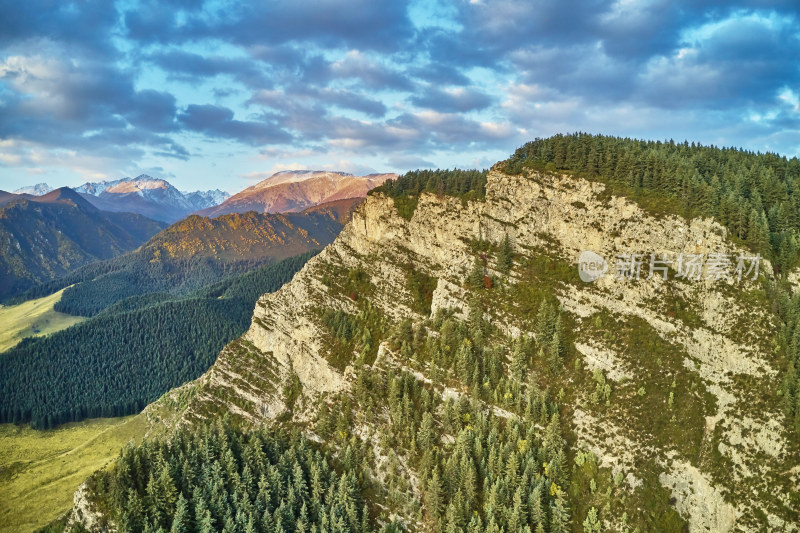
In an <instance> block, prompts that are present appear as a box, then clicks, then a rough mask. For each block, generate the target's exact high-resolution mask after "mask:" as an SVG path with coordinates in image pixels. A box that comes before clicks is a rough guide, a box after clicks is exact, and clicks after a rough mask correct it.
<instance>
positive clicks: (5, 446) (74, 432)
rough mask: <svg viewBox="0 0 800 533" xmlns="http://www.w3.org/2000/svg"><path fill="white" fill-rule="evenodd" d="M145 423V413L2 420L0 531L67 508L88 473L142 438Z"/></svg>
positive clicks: (36, 522) (40, 521)
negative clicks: (54, 422)
mask: <svg viewBox="0 0 800 533" xmlns="http://www.w3.org/2000/svg"><path fill="white" fill-rule="evenodd" d="M145 428H146V424H145V422H144V420H143V419H142V417H141V416H130V417H124V418H107V419H93V420H86V421H84V422H78V423H70V424H65V425H64V426H61V427H59V428H58V429H53V430H48V431H41V430H34V429H30V428H27V427H17V426H13V425H11V424H2V425H0V524H3V525H0V531H3V532H4V533H6V532H8V533H12V532H18V531H19V532H21V531H33V530H36V529H39V528H41V527H44V526H46V525H47V524H48V523H50V522H51V521H53V520H55V519H56V518H58V517H60V516H62V515H63V514H65V513H66V512H67V511H69V510H70V509H71V508H72V503H73V494H74V492H75V491H76V490H77V489H78V486H79V485H80V484H81V483H82V482H83V481H84V480H85V479H86V477H87V476H89V475H90V474H92V473H93V472H96V471H97V470H99V469H101V468H103V467H105V466H106V465H108V464H109V463H110V462H111V461H112V460H113V459H114V458H115V457H117V456H118V455H119V452H120V450H121V449H122V448H123V446H125V445H126V444H127V443H128V442H129V441H131V440H132V439H133V440H138V439H140V438H141V437H142V436H143V435H144V431H145Z"/></svg>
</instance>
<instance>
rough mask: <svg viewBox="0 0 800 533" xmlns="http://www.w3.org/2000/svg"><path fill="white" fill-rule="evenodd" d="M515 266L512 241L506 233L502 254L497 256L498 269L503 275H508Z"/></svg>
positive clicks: (501, 246)
mask: <svg viewBox="0 0 800 533" xmlns="http://www.w3.org/2000/svg"><path fill="white" fill-rule="evenodd" d="M513 266H514V250H513V248H512V247H511V239H510V238H509V237H508V233H506V235H505V237H503V243H502V244H501V245H500V252H499V253H498V254H497V269H498V270H499V271H500V272H502V273H503V274H508V273H509V271H510V270H511V267H513Z"/></svg>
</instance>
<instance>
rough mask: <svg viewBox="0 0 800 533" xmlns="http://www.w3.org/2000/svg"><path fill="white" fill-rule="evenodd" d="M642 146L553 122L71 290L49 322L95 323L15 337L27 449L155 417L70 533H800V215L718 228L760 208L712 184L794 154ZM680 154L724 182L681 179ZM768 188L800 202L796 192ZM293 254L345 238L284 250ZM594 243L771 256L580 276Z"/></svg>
mask: <svg viewBox="0 0 800 533" xmlns="http://www.w3.org/2000/svg"><path fill="white" fill-rule="evenodd" d="M646 148H647V150H648V151H649V152H648V153H650V154H651V155H650V157H653V158H655V159H656V160H657V161H659V162H660V163H659V165H660V166H658V165H656V167H654V168H660V169H661V170H660V171H659V172H653V173H651V174H649V175H650V178H649V181H648V182H647V183H644V182H642V183H637V182H636V180H633V181H631V180H630V179H629V178H628V177H627V176H628V175H629V174H630V173H632V174H633V175H634V176H636V175H638V173H639V168H641V167H642V165H645V163H643V158H642V157H641V156H640V155H638V151H639V150H641V149H642V145H640V144H638V143H635V142H631V141H626V140H621V139H616V138H608V137H602V136H597V137H592V136H584V135H581V134H576V135H573V136H556V137H553V138H550V139H547V140H539V141H535V142H533V143H531V144H529V145H526V146H524V147H522V148H520V149H519V150H518V151H517V152H516V153H515V154H514V155H512V157H511V158H509V159H508V160H505V161H501V162H499V163H497V164H496V165H494V166H493V167H492V168H491V169H490V170H488V171H477V170H436V171H414V172H408V173H406V174H404V175H402V176H400V177H398V178H397V179H392V180H386V181H385V183H384V184H383V185H381V186H379V187H377V188H374V189H373V190H372V191H371V192H370V194H369V195H368V196H367V198H366V199H365V200H364V201H363V202H358V201H352V202H345V203H341V201H340V203H337V204H335V205H331V206H326V205H325V204H323V205H321V206H317V207H314V208H312V209H310V210H306V211H302V212H300V213H285V214H277V215H276V214H258V213H252V212H250V213H246V214H236V213H233V214H228V215H222V216H220V217H218V218H216V219H211V220H210V219H205V218H202V217H199V216H191V217H189V218H187V219H185V220H184V221H181V222H179V223H177V224H175V225H173V226H172V227H170V228H168V229H166V230H164V231H163V232H162V233H160V234H158V235H157V236H155V237H154V238H153V239H151V240H150V241H149V242H148V243H147V244H145V245H144V246H142V247H141V248H140V249H138V250H137V251H135V252H133V253H131V254H128V255H125V256H122V257H121V258H116V259H112V260H110V261H109V262H105V263H97V264H96V265H94V266H92V265H90V266H89V267H85V269H84V270H79V271H76V273H75V274H73V275H72V276H76V278H74V279H72V280H70V278H69V276H67V277H65V278H63V280H62V281H61V283H65V282H66V281H73V282H76V283H75V284H74V285H72V286H71V287H70V288H69V289H67V290H64V292H63V294H62V297H61V300H60V301H59V303H58V304H57V305H55V304H54V305H55V309H62V310H68V311H70V312H73V313H80V314H83V315H86V316H89V317H91V318H89V319H88V320H86V321H85V322H83V323H81V324H78V325H76V326H73V327H70V328H67V329H65V330H63V331H61V332H58V333H54V334H52V335H50V336H49V337H46V338H44V339H38V340H27V341H25V342H24V343H23V344H21V345H20V346H18V347H16V348H14V349H12V350H10V351H9V352H7V353H6V354H4V357H3V358H2V359H0V379H3V381H0V391H2V394H3V410H2V412H0V414H2V416H3V420H5V421H14V422H18V423H19V422H31V423H32V427H35V428H51V427H57V429H54V430H47V431H45V432H44V433H36V432H37V431H39V430H34V429H28V430H20V429H17V430H16V431H17V433H16V434H17V435H21V433H20V431H28V432H32V433H28V434H26V435H27V436H25V435H23V437H21V438H22V442H24V443H26V444H24V445H25V446H34V447H35V444H31V442H36V441H35V440H34V441H31V440H30V439H28V437H30V436H33V435H37V434H39V435H47V434H48V432H50V431H55V432H58V431H61V430H62V429H61V425H62V424H64V423H65V422H69V421H72V420H83V419H85V418H87V417H88V418H91V417H96V416H109V415H113V416H120V415H128V414H133V413H138V412H140V411H141V414H139V415H137V416H136V418H134V419H132V420H136V421H137V422H136V425H137V426H136V427H137V428H138V429H136V431H135V433H136V434H137V435H145V434H146V435H147V436H146V438H145V439H144V440H143V441H141V443H140V444H132V445H130V446H127V447H126V448H125V449H124V450H123V451H122V453H121V455H119V456H118V458H117V460H116V461H113V462H111V463H109V465H108V467H107V468H106V469H104V470H102V471H98V472H95V473H94V474H92V475H91V476H88V479H86V481H85V483H83V484H82V485H81V487H80V488H79V489H78V491H77V493H76V494H77V500H76V502H77V503H76V505H75V507H74V508H73V510H72V512H71V514H69V517H68V518H66V517H64V518H62V520H61V521H60V522H58V523H53V524H52V527H53V530H58V531H61V530H65V528H66V530H80V528H87V529H88V530H90V531H105V530H107V529H108V528H112V527H113V528H120V529H122V530H125V531H141V530H157V529H158V528H162V529H164V530H166V529H174V528H177V529H179V530H180V529H186V528H190V527H197V528H198V529H202V530H208V531H213V530H223V529H228V530H243V531H245V530H252V531H268V532H272V531H277V530H289V529H294V530H299V531H307V530H314V529H317V530H329V529H331V530H342V531H344V530H349V531H359V532H360V531H376V530H380V531H387V532H388V531H401V530H405V531H450V530H463V531H486V530H488V531H509V530H510V531H519V530H522V531H528V530H530V531H545V532H546V531H555V532H567V531H580V530H584V531H601V530H612V531H629V532H630V531H637V530H638V531H667V532H669V531H675V532H679V531H680V532H683V531H690V532H695V531H698V532H699V531H761V530H764V529H774V530H785V531H793V530H795V528H796V526H795V525H794V524H796V523H797V522H798V519H799V518H800V517H798V515H797V509H800V472H798V471H797V470H796V465H797V464H798V461H799V460H800V443H799V442H798V439H797V431H798V427H797V426H796V420H797V416H798V415H797V413H798V410H797V398H798V397H800V394H798V390H800V389H798V383H800V382H799V381H798V377H797V376H798V374H797V371H796V369H797V364H798V363H797V361H798V359H797V355H796V354H797V353H798V352H797V346H796V344H797V343H796V342H795V338H796V337H797V334H796V331H797V329H798V325H797V324H798V323H799V321H798V318H797V317H798V316H800V314H798V313H797V312H796V309H798V305H800V303H798V302H799V301H798V299H797V297H795V296H794V295H793V293H792V289H791V286H790V285H789V284H788V283H787V281H786V280H785V279H784V277H783V276H781V272H783V271H790V270H793V269H795V268H796V267H797V249H796V248H794V246H795V243H796V242H797V241H796V237H795V233H796V230H795V229H794V228H793V227H792V226H786V225H781V224H780V218H778V217H775V216H774V215H770V216H766V215H765V216H764V218H763V220H765V222H764V223H763V224H762V223H761V222H760V221H759V220H760V219H761V217H760V216H759V215H756V216H754V217H751V219H752V220H753V223H752V224H743V223H742V219H741V218H740V217H734V216H729V215H725V213H731V212H736V210H741V211H744V212H746V211H747V210H750V209H752V210H755V209H756V207H755V206H758V205H759V204H758V203H757V202H758V201H755V200H753V199H752V198H751V197H746V196H742V195H741V194H739V193H738V192H736V190H735V189H732V190H731V192H730V194H727V195H726V194H722V193H719V194H717V193H714V194H702V193H700V192H697V191H700V190H704V188H705V187H712V186H713V187H717V188H719V189H721V190H722V189H725V188H727V187H732V183H729V182H724V183H723V182H720V183H717V182H715V181H713V180H712V181H711V185H708V182H707V181H706V180H707V179H708V178H707V177H708V176H711V175H712V173H716V172H717V168H718V167H719V166H722V165H726V166H728V167H735V168H739V169H740V171H742V172H744V170H741V169H745V168H750V169H752V168H757V167H759V168H769V169H770V172H772V173H773V174H774V175H775V176H776V178H775V182H774V183H779V181H780V180H781V179H784V180H788V179H795V178H799V179H800V167H797V165H796V163H795V161H794V160H793V161H791V162H790V161H787V160H785V159H784V160H780V159H778V160H775V159H770V158H768V157H765V156H761V155H757V154H744V153H738V152H734V153H731V154H722V153H720V152H719V151H718V150H716V149H706V148H689V147H686V146H681V145H669V144H667V145H658V144H653V145H650V146H647V147H646ZM593 153H598V154H599V153H602V154H604V156H603V157H602V158H600V156H597V159H593V158H594V156H592V155H591V154H593ZM561 154H563V156H562V155H561ZM568 161H569V163H567V162H568ZM676 161H680V163H675V162H676ZM626 165H630V168H632V169H633V170H630V171H626V170H624V169H625V168H626ZM670 165H677V166H678V168H681V165H685V166H687V167H688V166H693V167H694V168H704V169H705V172H706V175H700V178H698V179H697V180H696V181H692V180H690V179H688V178H686V179H683V180H682V185H681V187H680V188H679V187H675V186H674V184H673V182H672V180H671V178H669V177H668V176H671V175H673V174H675V173H676V172H678V173H679V172H680V171H679V170H676V169H675V168H670ZM593 166H594V167H593ZM591 168H595V170H594V171H592V170H591ZM750 172H752V170H750ZM779 176H780V177H779ZM753 187H754V188H762V191H763V195H762V194H761V193H753V194H758V197H759V198H772V200H770V201H772V202H776V204H774V205H778V206H779V207H780V206H784V207H780V208H781V209H785V210H786V211H785V213H787V214H786V215H785V216H794V215H792V214H790V210H791V209H793V208H792V207H790V206H793V205H795V204H794V199H793V197H792V196H791V195H790V194H788V193H787V194H786V195H782V194H780V193H776V194H775V195H773V196H772V197H771V196H770V194H769V190H771V189H770V188H771V187H773V183H771V182H769V181H764V182H753ZM687 189H688V190H692V191H695V192H692V193H691V194H690V195H688V196H686V195H684V194H683V191H684V190H687ZM717 197H719V198H721V199H722V200H720V201H719V202H716V201H710V200H704V198H717ZM760 201H762V202H763V201H764V200H760ZM752 202H756V203H755V204H753V203H752ZM774 205H773V206H772V207H770V206H769V204H768V205H766V206H765V205H764V204H763V203H762V204H760V209H762V210H763V211H762V212H770V213H775V212H776V210H775V209H774ZM712 217H714V218H712ZM770 217H771V218H770ZM322 221H324V222H325V223H324V224H321V222H322ZM304 224H306V225H305V226H304ZM337 224H338V225H337ZM342 224H344V225H342ZM301 228H308V229H303V230H302V231H299V230H300V229H301ZM293 232H294V233H293ZM764 232H768V233H770V239H769V240H765V239H764V238H763V237H762V236H763V234H764ZM290 235H302V238H300V239H299V240H293V239H296V237H290ZM325 239H327V241H326V240H325ZM293 242H298V243H305V245H306V246H309V247H310V246H312V245H314V246H316V245H320V244H323V243H324V248H322V251H320V252H317V251H316V250H315V251H312V252H309V253H306V254H303V255H299V256H293V257H290V258H287V259H279V258H280V257H281V256H280V254H281V253H287V254H288V253H293V252H297V251H300V250H301V248H292V243H293ZM320 247H322V246H320ZM583 250H592V251H593V252H595V254H596V255H598V257H600V258H601V259H602V258H618V257H621V256H623V255H624V254H625V253H626V252H628V251H635V252H640V251H648V250H652V251H653V252H654V253H656V252H657V253H659V254H661V255H662V256H663V257H677V256H679V255H681V254H699V255H700V256H702V257H711V256H712V255H714V254H717V255H720V254H723V255H727V256H731V257H755V259H751V261H760V262H759V263H758V266H759V268H758V269H757V270H756V271H755V274H754V275H752V276H750V277H745V278H743V279H740V280H737V279H735V278H731V277H730V275H729V274H728V275H727V277H724V276H723V278H722V279H717V278H716V277H712V276H710V275H706V274H707V273H708V272H710V270H707V269H710V268H711V266H710V263H709V265H706V266H705V267H704V268H706V270H702V271H701V274H702V276H699V277H698V278H697V279H695V278H687V277H686V276H685V275H683V276H682V275H681V273H682V272H683V271H682V270H681V269H682V267H681V266H680V265H677V266H676V265H674V264H671V265H670V267H669V268H668V269H667V270H666V275H665V276H664V277H663V278H662V277H661V276H660V275H659V276H649V277H646V276H642V277H641V278H640V277H633V276H628V277H626V276H620V275H619V269H620V268H621V267H620V266H619V264H617V265H615V266H614V268H608V269H607V270H606V271H605V272H604V273H601V274H600V276H599V279H596V280H594V281H591V282H586V281H583V280H582V279H581V277H580V276H579V271H578V268H577V265H576V258H577V257H578V256H579V255H580V253H581V252H582V251H583ZM754 251H757V252H758V254H759V255H758V256H754V255H752V254H753V252H754ZM761 254H763V255H761ZM262 259H263V260H264V264H261V261H262ZM645 268H646V267H645ZM731 268H732V266H731ZM89 273H91V274H89ZM50 286H52V285H50ZM43 287H44V286H43ZM42 290H44V289H42ZM77 347H80V348H79V350H80V351H77ZM109 347H111V348H112V349H110V350H109ZM143 354H152V355H153V356H152V357H143ZM32 360H36V361H37V362H39V363H41V370H38V369H37V370H35V371H33V373H32V374H31V375H30V376H28V377H27V378H26V379H24V380H23V379H20V378H19V376H21V375H22V373H23V372H26V371H27V372H31V369H30V366H29V365H28V364H27V363H26V362H27V361H32ZM105 369H111V372H108V371H107V370H105ZM72 376H80V377H81V380H80V383H78V382H77V381H75V380H74V379H73V377H72ZM120 376H126V378H125V381H122V380H120V379H119V378H120ZM53 383H57V384H58V386H57V387H52V386H48V385H52V384H53ZM20 384H24V386H20ZM67 427H69V426H67ZM78 427H80V426H78ZM121 427H127V426H121ZM8 431H9V432H11V431H12V428H11V427H10V426H8ZM119 431H120V432H122V433H125V431H127V430H125V431H123V430H122V429H120V430H119ZM117 433H118V430H117V429H114V430H109V433H108V434H109V435H116V434H117ZM87 435H89V433H88V432H87ZM108 438H109V439H111V438H112V437H110V436H109V437H108ZM26 439H27V440H26ZM112 440H113V439H112ZM9 442H12V441H9ZM114 442H116V441H114ZM96 457H99V455H98V456H96ZM220 465H221V466H220ZM37 472H39V471H38V470H36V468H34V467H31V470H30V475H31V477H30V478H27V477H25V476H22V477H20V478H19V481H18V483H22V484H24V483H33V482H34V481H33V479H35V475H36V473H37ZM66 478H67V479H69V480H70V482H71V483H72V482H74V481H75V479H74V478H72V477H69V476H66ZM14 479H16V478H14ZM10 482H11V481H9V483H10ZM63 486H66V482H65V485H63ZM222 493H225V494H227V495H229V496H228V497H225V498H221V497H220V494H222ZM42 494H48V493H47V492H43V493H42ZM47 505H50V506H53V507H54V505H53V504H49V503H48V504H47ZM190 524H195V526H190ZM76 528H77V529H76Z"/></svg>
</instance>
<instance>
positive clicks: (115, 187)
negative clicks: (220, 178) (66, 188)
mask: <svg viewBox="0 0 800 533" xmlns="http://www.w3.org/2000/svg"><path fill="white" fill-rule="evenodd" d="M74 190H75V191H77V192H78V193H80V194H81V195H82V196H83V197H84V198H85V199H86V200H88V201H89V202H90V203H91V204H92V205H94V206H96V207H97V208H98V209H102V210H104V211H114V212H131V213H139V214H142V215H145V216H147V217H149V218H153V219H155V220H161V221H164V222H175V221H177V220H180V219H182V218H183V217H185V216H186V215H188V214H189V213H191V212H193V211H197V210H198V209H203V208H207V207H212V206H214V205H216V204H218V203H219V202H221V201H223V200H224V199H225V198H227V197H228V194H227V193H224V192H222V191H220V190H215V191H196V192H189V193H183V192H181V191H179V190H178V189H176V188H175V187H173V186H172V185H171V184H170V183H169V182H167V181H166V180H162V179H157V178H151V177H150V176H147V175H145V174H143V175H141V176H138V177H136V178H124V179H120V180H114V181H101V182H96V183H84V184H83V185H81V186H79V187H75V189H74Z"/></svg>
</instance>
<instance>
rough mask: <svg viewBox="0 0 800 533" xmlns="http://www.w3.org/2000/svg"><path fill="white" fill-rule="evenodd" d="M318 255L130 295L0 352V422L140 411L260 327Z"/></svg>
mask: <svg viewBox="0 0 800 533" xmlns="http://www.w3.org/2000/svg"><path fill="white" fill-rule="evenodd" d="M312 255H313V253H307V254H303V255H301V256H297V257H294V258H289V259H286V260H283V261H280V262H278V263H275V264H272V265H266V266H263V267H261V268H259V269H257V270H254V271H252V272H248V273H246V274H242V275H239V276H237V277H235V278H231V279H227V280H224V281H221V282H218V283H217V284H215V285H212V286H210V287H206V288H203V289H200V290H198V291H195V292H194V293H191V294H189V295H186V296H174V295H169V294H165V293H159V294H145V295H142V296H137V297H132V298H128V299H126V300H123V301H121V302H119V303H118V304H116V305H115V306H113V307H111V308H109V309H107V310H106V311H104V312H103V313H100V314H98V315H97V316H96V317H94V318H92V319H90V320H87V321H85V322H82V323H80V324H77V325H75V326H73V327H70V328H67V329H65V330H63V331H59V332H57V333H54V334H52V335H50V336H47V337H43V338H29V339H25V340H23V342H21V343H20V344H19V345H18V346H16V347H15V348H12V349H11V350H9V351H8V352H6V353H5V354H3V357H2V358H0V400H1V402H0V403H1V406H0V422H14V423H21V422H32V423H33V426H34V427H37V428H50V427H53V426H55V425H58V424H62V423H65V422H71V421H78V420H83V419H85V418H92V417H106V416H122V415H127V414H132V413H136V412H139V411H140V410H141V409H142V408H143V407H144V406H145V405H147V404H148V403H150V402H152V401H154V400H156V399H157V398H158V397H159V396H161V395H162V394H164V393H165V392H167V391H168V390H170V389H171V388H173V387H176V386H179V385H181V384H183V383H185V382H187V381H190V380H192V379H195V378H197V377H199V376H200V375H201V374H202V373H203V372H205V371H206V370H207V369H208V368H209V367H210V366H211V364H212V363H213V362H214V360H215V359H216V356H217V354H218V353H219V352H220V350H221V349H222V348H223V347H224V346H225V345H226V344H227V343H229V342H230V341H232V340H234V339H235V338H237V337H239V336H240V335H242V334H243V333H244V331H245V330H246V329H247V327H248V326H249V325H250V319H251V316H252V312H253V308H254V307H255V303H256V300H257V299H258V298H259V296H261V295H262V294H264V293H266V292H272V291H275V290H277V289H278V288H280V287H281V286H282V285H283V284H284V283H286V282H287V281H289V280H290V279H291V278H292V276H293V275H294V274H295V272H297V271H298V270H299V269H300V268H302V266H303V265H304V264H305V263H306V261H308V259H309V258H310V257H311V256H312Z"/></svg>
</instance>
